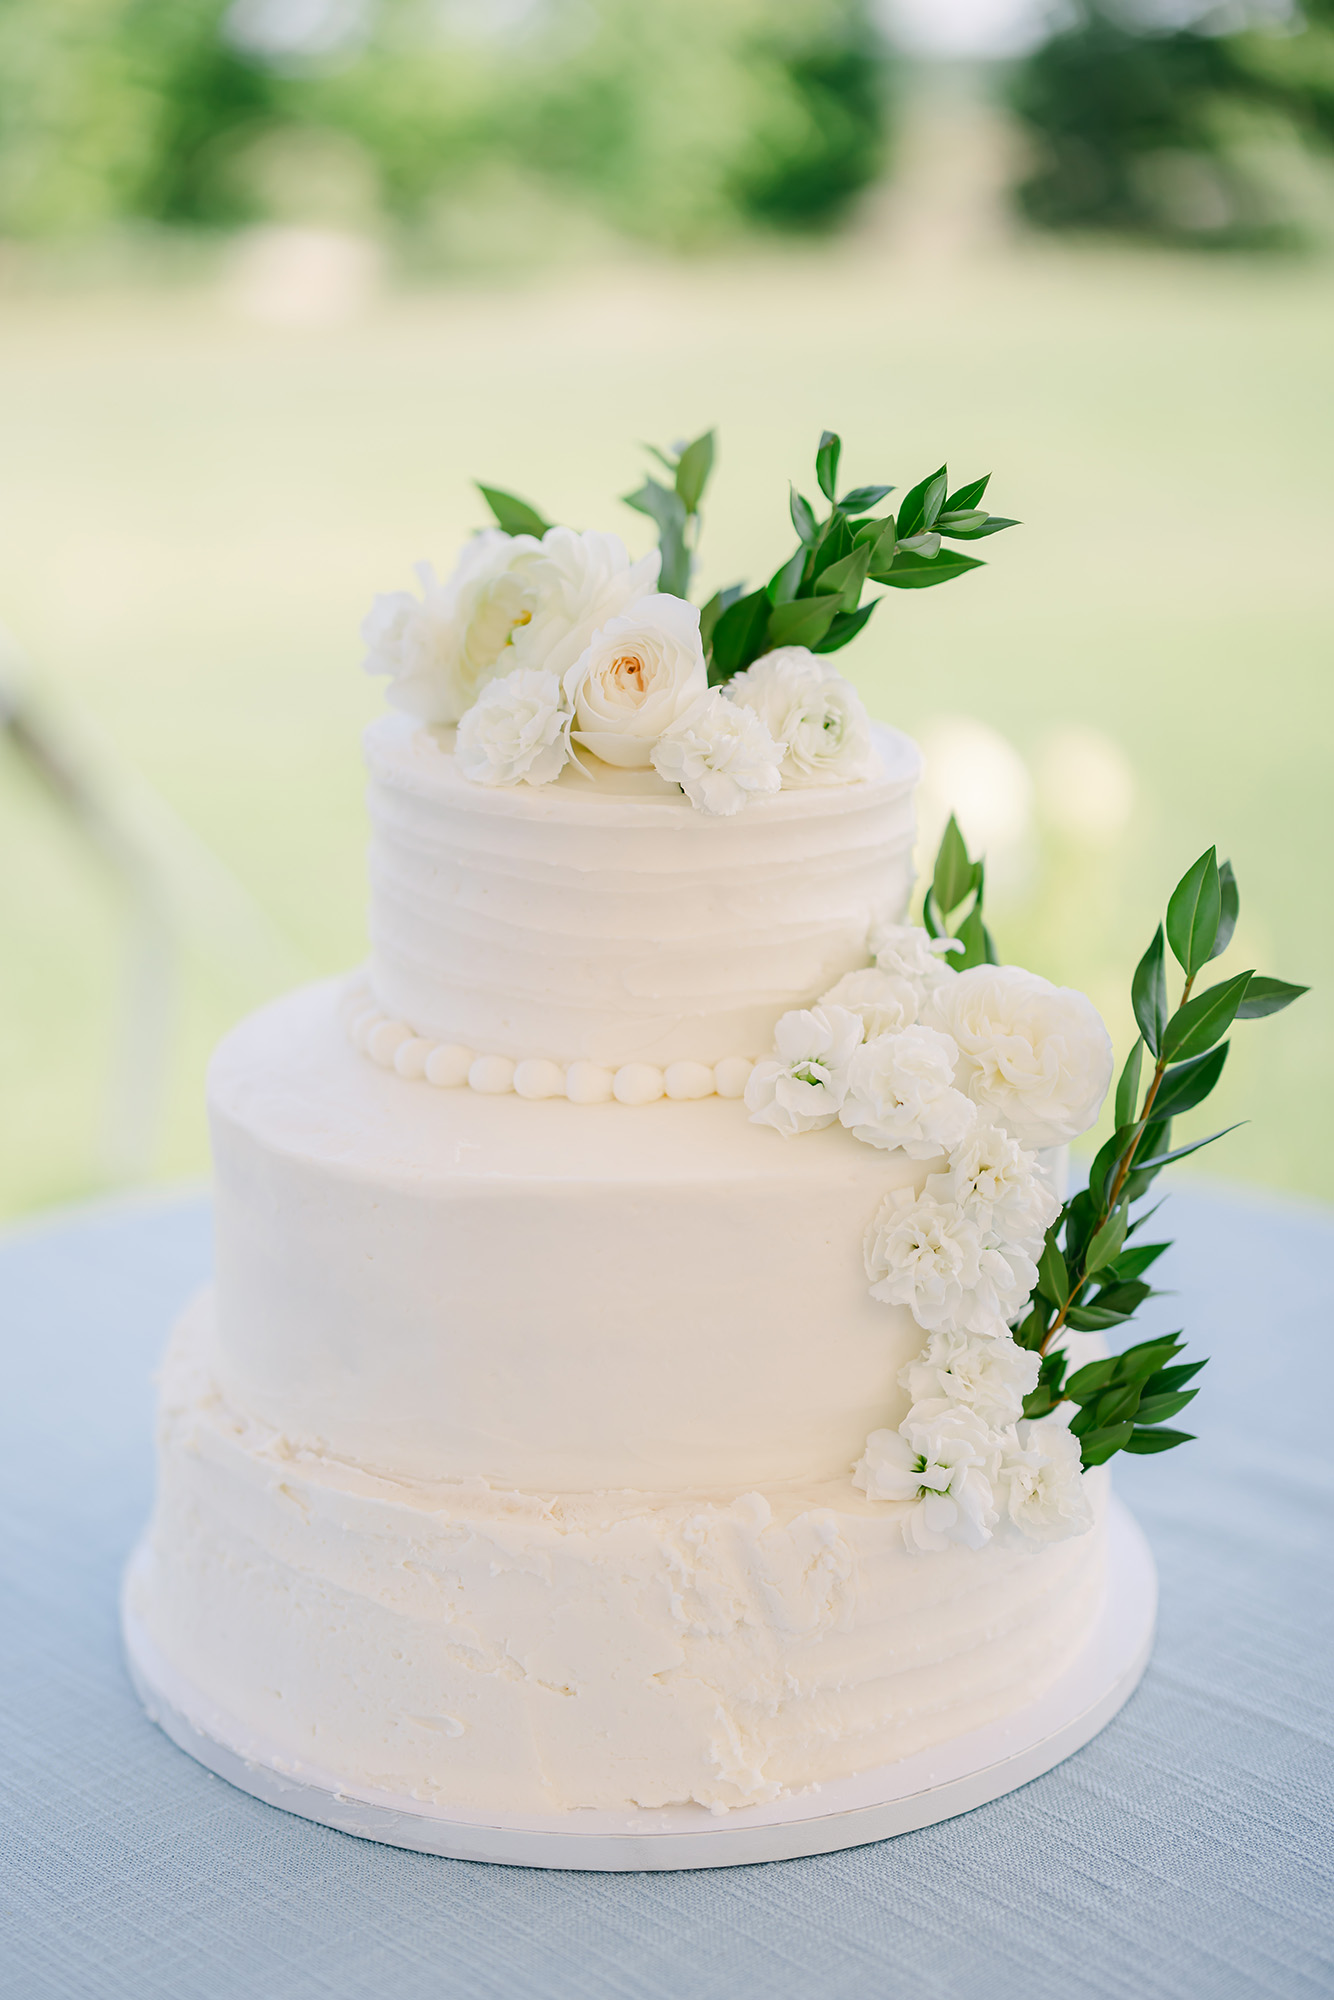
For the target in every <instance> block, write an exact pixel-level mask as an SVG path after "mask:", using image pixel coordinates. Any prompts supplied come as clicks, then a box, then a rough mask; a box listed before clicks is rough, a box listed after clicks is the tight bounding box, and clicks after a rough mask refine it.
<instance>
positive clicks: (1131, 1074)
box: [1113, 1035, 1144, 1126]
mask: <svg viewBox="0 0 1334 2000" xmlns="http://www.w3.org/2000/svg"><path fill="white" fill-rule="evenodd" d="M1143 1061H1144V1037H1143V1036H1142V1035H1141V1036H1140V1038H1139V1040H1138V1041H1137V1042H1136V1043H1135V1046H1134V1048H1133V1049H1132V1050H1131V1051H1130V1054H1129V1055H1128V1056H1127V1057H1126V1066H1125V1068H1124V1069H1123V1070H1122V1072H1121V1079H1120V1082H1119V1083H1118V1084H1117V1086H1116V1109H1115V1111H1114V1113H1113V1116H1114V1118H1115V1120H1116V1123H1117V1125H1118V1126H1122V1125H1133V1124H1134V1123H1135V1112H1136V1110H1137V1109H1138V1107H1139V1073H1140V1069H1141V1067H1142V1065H1143Z"/></svg>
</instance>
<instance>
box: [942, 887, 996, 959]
mask: <svg viewBox="0 0 1334 2000" xmlns="http://www.w3.org/2000/svg"><path fill="white" fill-rule="evenodd" d="M954 935H955V937H956V938H957V939H958V941H959V943H960V944H961V945H962V946H963V951H962V953H959V952H951V953H950V964H951V965H952V966H953V967H954V970H955V971H956V972H968V971H970V970H971V968H972V967H973V966H975V965H995V964H996V946H995V944H994V942H993V940H992V936H991V932H990V931H989V930H988V929H987V927H986V925H985V924H984V923H983V921H982V904H981V901H980V900H979V901H978V902H976V903H974V904H973V907H972V909H971V910H970V911H969V912H968V915H967V916H966V917H965V918H964V920H963V922H962V923H961V924H960V925H959V928H958V929H957V930H956V931H955V933H954Z"/></svg>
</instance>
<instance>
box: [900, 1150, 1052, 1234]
mask: <svg viewBox="0 0 1334 2000" xmlns="http://www.w3.org/2000/svg"><path fill="white" fill-rule="evenodd" d="M927 1193H928V1194H932V1195H934V1196H935V1197H936V1199H937V1200H939V1201H957V1202H958V1203H959V1205H960V1207H961V1208H963V1209H966V1210H967V1212H968V1213H969V1214H970V1215H972V1216H974V1217H975V1218H976V1220H977V1221H978V1222H979V1223H980V1224H981V1226H982V1228H983V1229H984V1230H986V1231H987V1232H988V1233H989V1234H990V1235H992V1236H993V1237H994V1238H995V1239H996V1240H997V1241H999V1242H1003V1243H1012V1244H1015V1245H1017V1246H1018V1247H1019V1248H1021V1249H1023V1250H1024V1251H1025V1252H1026V1253H1027V1255H1029V1256H1030V1257H1032V1258H1037V1257H1040V1256H1041V1254H1042V1242H1043V1238H1044V1237H1045V1236H1046V1234H1047V1231H1048V1230H1049V1229H1050V1227H1051V1225H1052V1223H1053V1222H1054V1221H1055V1220H1056V1217H1057V1216H1058V1215H1059V1214H1060V1211H1061V1204H1060V1201H1059V1200H1058V1198H1057V1196H1056V1195H1055V1193H1054V1192H1053V1191H1052V1189H1051V1188H1050V1187H1049V1185H1048V1184H1047V1182H1046V1181H1045V1180H1044V1179H1043V1177H1042V1175H1041V1174H1040V1173H1039V1171H1038V1167H1037V1162H1036V1161H1035V1160H1034V1158H1033V1155H1032V1154H1031V1153H1026V1152H1025V1151H1024V1149H1023V1147H1022V1146H1020V1145H1019V1143H1018V1142H1017V1140H1014V1139H1012V1138H1011V1137H1010V1136H1009V1134H1008V1133H1007V1132H1003V1131H1002V1130H1001V1128H1000V1126H999V1125H990V1124H987V1123H985V1122H984V1121H983V1120H982V1119H979V1120H978V1121H977V1123H976V1124H975V1125H974V1126H973V1128H972V1130H971V1131H970V1132H969V1133H968V1134H967V1135H966V1136H965V1137H964V1138H963V1139H962V1140H961V1141H960V1143H959V1144H958V1145H957V1146H956V1147H955V1149H954V1151H953V1152H952V1153H951V1155H950V1168H949V1172H948V1174H933V1175H932V1176H931V1178H930V1180H929V1181H928V1182H927Z"/></svg>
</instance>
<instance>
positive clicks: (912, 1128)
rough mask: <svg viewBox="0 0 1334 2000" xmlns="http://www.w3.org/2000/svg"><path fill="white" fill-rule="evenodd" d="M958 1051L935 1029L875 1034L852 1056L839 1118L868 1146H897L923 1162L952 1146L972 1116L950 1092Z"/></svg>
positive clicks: (968, 1105)
mask: <svg viewBox="0 0 1334 2000" xmlns="http://www.w3.org/2000/svg"><path fill="white" fill-rule="evenodd" d="M958 1053H959V1052H958V1050H957V1049H956V1048H955V1046H954V1043H953V1042H952V1041H951V1040H950V1038H949V1036H948V1035H942V1034H940V1033H938V1031H937V1030H936V1029H935V1028H923V1027H913V1028H905V1029H903V1031H902V1032H901V1033H900V1034H897V1035H877V1037H876V1038H875V1040H874V1041H871V1042H866V1043H864V1044H863V1046H862V1047H861V1048H859V1049H858V1050H857V1051H856V1052H855V1054H854V1055H853V1058H852V1061H851V1063H850V1064H849V1066H848V1089H847V1096H846V1097H845V1099H844V1101H843V1104H842V1107H841V1108H840V1110H839V1114H838V1115H839V1118H840V1119H841V1121H842V1123H843V1124H844V1125H846V1126H847V1128H848V1130H849V1131H850V1132H851V1133H852V1136H853V1138H854V1139H862V1140H864V1141H865V1143H866V1144H867V1145H868V1146H884V1147H887V1148H893V1147H895V1146H897V1147H900V1148H901V1149H902V1150H903V1151H904V1152H905V1153H906V1154H907V1155H908V1157H909V1158H910V1159H913V1160H929V1159H931V1158H933V1157H934V1156H935V1155H936V1154H937V1153H947V1152H949V1150H950V1148H951V1147H952V1146H957V1145H958V1144H959V1141H960V1140H961V1139H962V1138H963V1137H964V1136H965V1134H966V1133H967V1132H968V1131H969V1129H970V1128H971V1127H972V1126H973V1125H974V1124H975V1123H976V1120H977V1111H976V1108H975V1107H974V1105H973V1104H972V1103H971V1102H970V1101H969V1099H968V1098H966V1097H965V1096H964V1095H963V1093H962V1091H958V1090H956V1089H955V1088H954V1067H955V1063H956V1062H957V1060H958Z"/></svg>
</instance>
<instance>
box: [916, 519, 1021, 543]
mask: <svg viewBox="0 0 1334 2000" xmlns="http://www.w3.org/2000/svg"><path fill="white" fill-rule="evenodd" d="M936 526H937V527H938V528H939V530H940V532H941V534H942V535H948V536H949V537H950V539H951V540H952V541H956V542H980V541H984V540H985V539H986V537H987V536H988V535H1001V534H1004V532H1005V530H1006V529H1007V528H1020V527H1022V526H1023V523H1022V521H1011V520H1008V519H1007V518H1006V517H1005V516H1004V515H1003V514H988V515H987V517H986V519H985V520H984V521H983V522H982V523H981V525H980V526H979V527H976V528H947V527H946V525H945V517H944V515H943V514H941V515H939V516H938V517H937V520H936Z"/></svg>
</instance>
